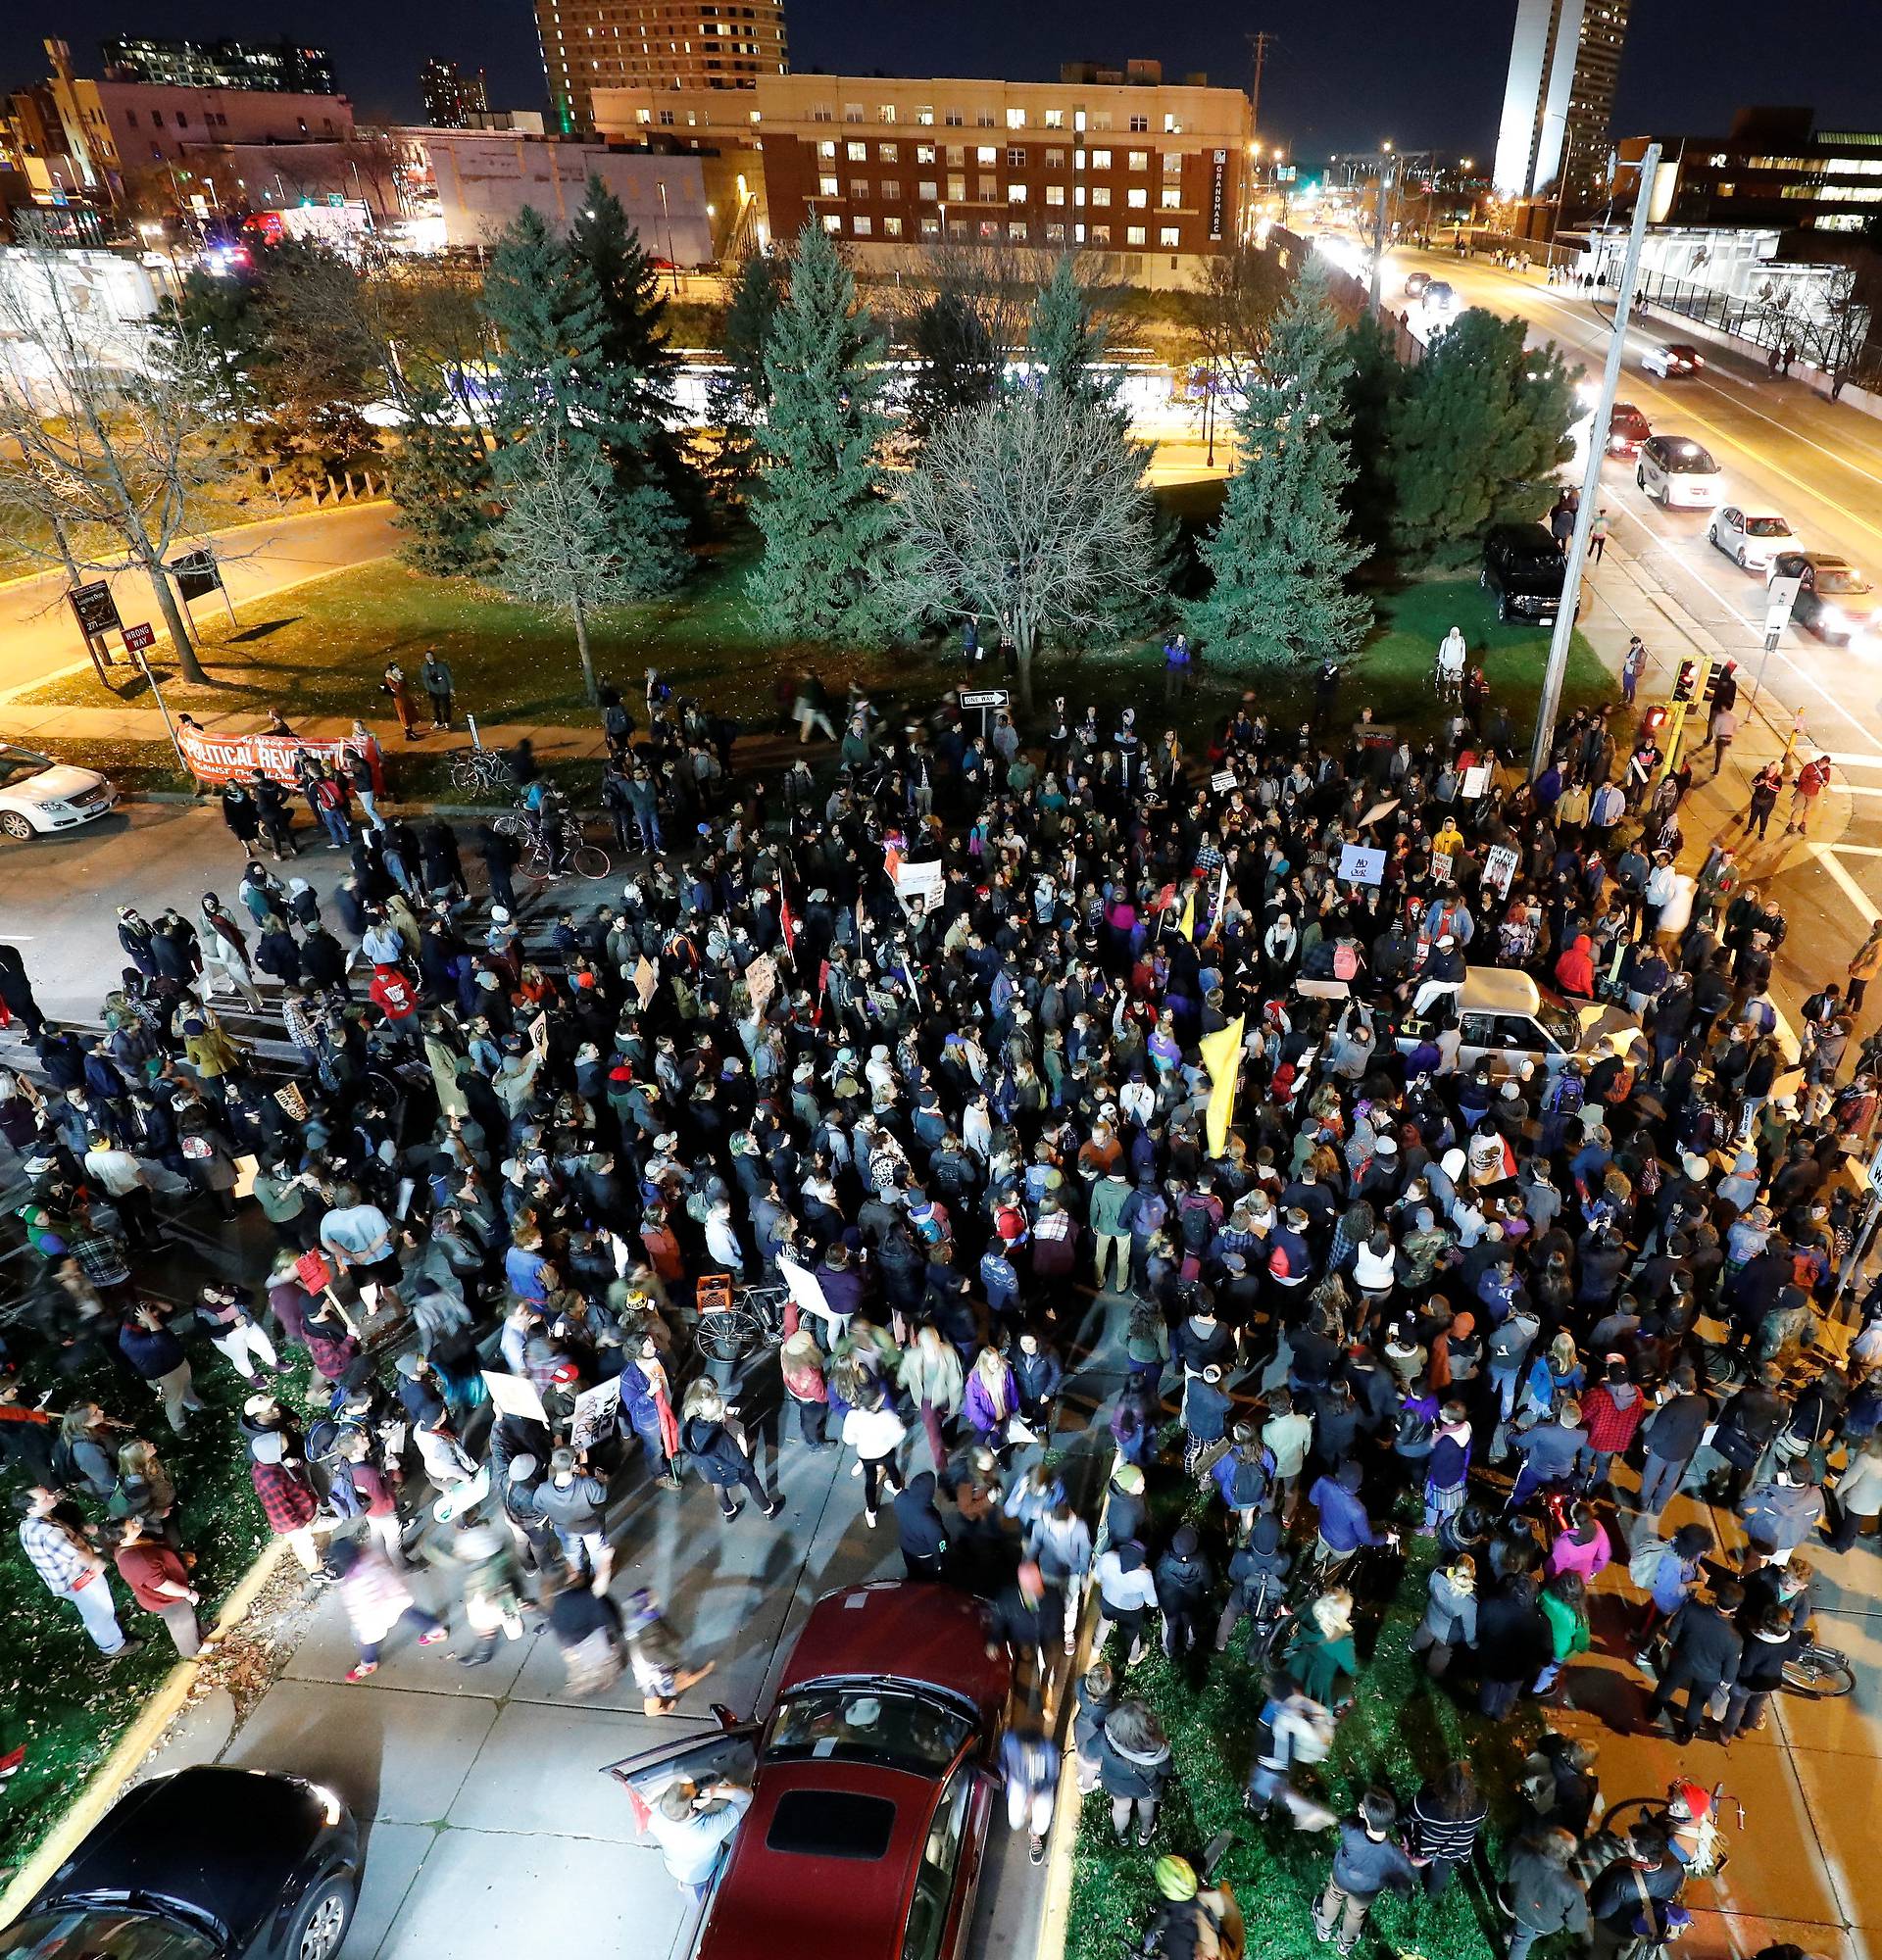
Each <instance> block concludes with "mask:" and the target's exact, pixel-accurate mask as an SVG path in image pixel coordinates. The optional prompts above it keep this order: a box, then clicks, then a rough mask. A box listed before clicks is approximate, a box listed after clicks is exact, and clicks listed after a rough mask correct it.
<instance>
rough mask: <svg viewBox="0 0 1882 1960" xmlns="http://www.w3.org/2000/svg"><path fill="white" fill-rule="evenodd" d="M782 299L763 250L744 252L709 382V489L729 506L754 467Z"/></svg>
mask: <svg viewBox="0 0 1882 1960" xmlns="http://www.w3.org/2000/svg"><path fill="white" fill-rule="evenodd" d="M783 298H784V281H783V279H782V277H781V276H780V274H779V271H778V262H777V260H776V258H775V257H774V256H773V255H772V254H771V253H769V252H751V253H748V254H747V255H746V257H745V259H744V260H743V262H742V263H741V264H740V266H739V269H738V273H737V276H736V277H735V278H734V279H733V281H732V300H731V305H730V306H729V307H728V308H727V309H726V312H725V333H724V344H723V350H722V351H723V353H724V356H725V367H724V368H723V370H722V371H721V372H720V373H719V374H718V375H717V376H716V377H715V378H714V381H713V395H712V404H713V418H714V420H715V421H716V422H717V423H718V443H717V445H716V446H715V448H714V450H713V454H712V460H711V463H710V464H709V466H708V468H709V472H710V474H711V477H712V481H713V485H714V487H715V488H716V489H717V490H718V494H719V495H720V496H721V497H723V498H725V499H726V500H727V501H729V502H737V501H741V500H742V499H743V497H744V494H745V492H746V490H747V489H748V488H749V486H750V484H751V480H752V477H753V475H754V473H755V472H756V471H757V469H758V444H757V440H756V437H757V433H758V428H759V425H760V424H761V423H762V422H763V421H764V419H765V417H766V416H767V415H768V414H769V412H770V406H771V384H770V382H769V381H768V380H767V379H766V376H765V350H766V348H767V347H768V345H769V344H770V338H771V330H772V328H773V326H774V325H775V324H776V322H777V310H778V307H779V305H780V304H781V303H782V301H783Z"/></svg>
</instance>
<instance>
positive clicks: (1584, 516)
mask: <svg viewBox="0 0 1882 1960" xmlns="http://www.w3.org/2000/svg"><path fill="white" fill-rule="evenodd" d="M1658 169H1659V144H1658V143H1649V144H1648V145H1647V154H1646V156H1645V157H1643V158H1642V159H1641V166H1640V186H1641V187H1640V194H1639V195H1638V196H1637V197H1636V198H1635V199H1634V222H1633V228H1632V229H1631V230H1630V231H1629V232H1628V234H1627V257H1626V259H1625V260H1624V261H1623V262H1622V265H1621V269H1620V286H1619V289H1618V290H1617V291H1616V293H1615V295H1614V337H1613V339H1612V340H1611V341H1610V342H1609V345H1608V365H1607V368H1606V369H1605V370H1604V371H1603V374H1602V377H1601V401H1600V403H1599V404H1598V405H1597V407H1596V409H1595V418H1594V420H1593V422H1592V423H1591V424H1590V425H1589V429H1588V461H1587V464H1586V466H1584V467H1583V469H1582V472H1581V508H1580V510H1578V511H1577V512H1576V513H1575V534H1574V537H1573V538H1572V539H1571V540H1570V542H1569V545H1568V563H1567V564H1566V565H1565V566H1564V567H1563V570H1562V580H1561V605H1560V608H1559V609H1558V611H1557V613H1556V630H1555V632H1554V633H1553V634H1552V635H1551V637H1550V641H1549V665H1548V667H1547V668H1546V669H1545V671H1544V673H1543V676H1542V700H1541V702H1540V703H1539V704H1538V706H1537V709H1536V739H1535V741H1534V743H1533V744H1532V745H1531V746H1530V750H1529V773H1530V775H1531V776H1532V777H1534V776H1539V775H1541V774H1542V772H1543V770H1544V769H1546V768H1547V767H1548V766H1549V758H1550V755H1551V753H1552V752H1553V750H1554V748H1555V742H1556V715H1557V713H1558V712H1559V711H1560V707H1561V679H1562V675H1563V674H1564V673H1566V672H1567V670H1568V644H1569V642H1570V640H1571V639H1573V637H1574V631H1575V613H1576V612H1577V611H1578V610H1579V608H1580V603H1581V573H1582V567H1583V566H1584V565H1585V564H1587V561H1588V533H1589V529H1590V527H1591V526H1592V525H1593V523H1594V521H1595V500H1596V499H1597V498H1598V497H1599V496H1600V494H1601V466H1602V463H1603V461H1604V460H1605V459H1606V457H1607V454H1608V430H1609V427H1610V423H1611V422H1612V420H1613V414H1614V395H1615V393H1616V391H1617V390H1618V389H1619V387H1620V364H1621V361H1622V359H1623V358H1624V356H1625V354H1626V349H1627V315H1628V313H1629V312H1630V311H1631V309H1632V307H1633V303H1634V281H1635V280H1636V279H1637V278H1638V277H1639V274H1640V247H1641V241H1642V240H1643V239H1644V238H1645V237H1646V235H1647V211H1648V207H1649V206H1650V205H1651V204H1652V203H1653V197H1652V194H1651V192H1650V190H1649V188H1648V186H1649V185H1651V184H1652V182H1653V180H1654V172H1656V171H1657V170H1658Z"/></svg>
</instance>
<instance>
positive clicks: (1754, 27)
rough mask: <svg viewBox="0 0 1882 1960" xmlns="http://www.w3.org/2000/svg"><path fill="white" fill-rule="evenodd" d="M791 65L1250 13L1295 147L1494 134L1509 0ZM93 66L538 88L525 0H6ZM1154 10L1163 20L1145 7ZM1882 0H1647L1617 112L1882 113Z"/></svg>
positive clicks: (1216, 1)
mask: <svg viewBox="0 0 1882 1960" xmlns="http://www.w3.org/2000/svg"><path fill="white" fill-rule="evenodd" d="M787 5H788V8H789V20H790V32H791V53H792V63H793V66H794V67H796V68H799V69H810V68H824V69H831V70H855V71H860V72H863V73H868V72H870V71H872V70H880V71H882V72H883V73H891V74H923V73H935V72H937V71H941V72H945V73H951V74H959V75H996V76H1011V77H1013V78H1015V79H1041V78H1052V77H1055V76H1056V75H1057V73H1058V67H1059V63H1060V62H1061V61H1064V60H1078V59H1095V60H1104V61H1113V62H1121V61H1122V60H1123V59H1124V58H1125V57H1126V56H1130V55H1142V56H1148V57H1151V58H1154V59H1157V60H1161V61H1162V62H1163V64H1164V73H1165V75H1166V76H1176V77H1180V76H1181V75H1182V74H1184V73H1187V72H1189V71H1192V70H1196V69H1202V70H1206V71H1207V72H1208V73H1209V76H1210V79H1211V80H1212V81H1216V82H1224V83H1226V82H1242V83H1244V84H1245V83H1246V81H1247V77H1248V56H1247V48H1246V45H1245V42H1244V40H1243V35H1244V33H1245V32H1246V31H1247V30H1248V29H1250V28H1253V27H1258V26H1265V27H1269V28H1272V29H1273V30H1274V31H1275V32H1276V33H1277V34H1278V35H1279V37H1280V39H1279V45H1278V46H1277V47H1275V48H1273V49H1272V50H1271V51H1270V53H1269V57H1268V66H1267V72H1266V76H1265V79H1264V81H1263V99H1262V123H1263V127H1264V128H1266V129H1267V130H1268V131H1269V132H1271V134H1272V135H1273V136H1274V137H1275V138H1276V139H1277V140H1284V141H1287V142H1290V143H1291V144H1292V145H1293V146H1294V148H1295V150H1296V152H1297V154H1298V155H1299V156H1300V158H1301V159H1302V160H1303V161H1311V160H1316V159H1318V158H1320V157H1323V156H1324V155H1325V154H1326V153H1327V152H1328V151H1332V150H1339V149H1359V148H1371V147H1373V146H1375V145H1376V144H1377V143H1378V142H1379V141H1381V140H1382V139H1390V140H1392V141H1394V142H1396V143H1398V144H1399V145H1400V146H1401V147H1408V146H1417V147H1422V146H1425V145H1432V146H1437V147H1441V148H1446V149H1450V150H1454V151H1459V152H1461V153H1463V154H1466V155H1467V154H1469V153H1471V152H1472V151H1476V150H1481V151H1483V152H1484V153H1485V154H1486V155H1487V154H1488V152H1489V150H1490V149H1491V147H1492V145H1493V143H1494V140H1495V135H1496V123H1497V116H1498V113H1499V110H1500V108H1501V105H1502V99H1503V78H1504V71H1505V67H1506V64H1507V62H1508V59H1509V51H1510V30H1511V23H1512V21H1513V19H1514V0H1425V4H1422V5H1419V4H1417V0H1342V4H1336V5H1324V4H1321V5H1301V4H1299V0H1296V4H1294V5H1290V6H1286V7H1282V6H1278V5H1275V6H1271V7H1270V8H1268V9H1267V10H1265V11H1263V9H1262V8H1261V7H1260V6H1247V5H1233V6H1231V5H1229V4H1227V0H1204V4H1202V5H1199V6H1192V7H1189V8H1179V9H1176V10H1174V11H1171V10H1169V9H1167V8H1162V7H1154V6H1153V7H1147V6H1145V5H1144V4H1143V0H1130V4H1126V0H1028V4H1024V5H1015V0H943V4H941V5H938V6H936V5H923V4H921V3H920V0H913V4H911V0H902V4H896V0H787ZM55 23H56V25H57V30H58V31H59V32H60V33H62V34H64V36H65V37H66V38H67V39H68V40H69V41H71V42H72V43H73V47H74V56H75V58H76V65H77V68H78V72H79V73H81V74H82V73H96V68H97V43H98V39H99V37H100V36H101V35H102V34H107V33H112V32H124V31H131V30H136V31H140V32H145V33H155V34H166V33H168V34H191V33H193V34H200V35H203V36H207V37H213V36H218V35H239V34H244V33H252V34H255V35H269V34H276V33H281V32H288V33H299V34H303V35H305V36H306V37H307V38H309V39H310V40H314V41H318V42H322V43H324V44H325V45H326V46H328V47H330V48H331V49H332V51H333V60H334V66H335V69H336V70H337V72H338V75H339V81H340V86H341V87H342V88H343V89H344V90H345V91H346V92H347V93H348V94H350V95H351V96H352V98H353V100H354V103H355V105H356V108H357V111H358V113H359V115H360V117H361V119H362V120H363V121H377V120H382V119H388V118H390V119H398V120H402V121H403V120H412V121H416V120H417V117H418V110H419V93H418V68H419V63H420V62H421V60H422V59H423V58H424V57H425V56H426V55H430V54H437V55H441V56H445V57H448V58H453V59H456V60H457V61H459V62H461V63H463V64H464V65H466V66H467V67H470V68H476V67H479V66H481V67H483V68H485V69H487V70H488V71H489V75H490V97H491V104H492V106H493V107H502V108H537V107H540V106H541V104H542V100H543V78H542V71H541V68H540V66H539V63H538V59H537V53H536V40H535V26H534V20H533V16H532V14H531V11H530V7H529V4H528V0H456V4H454V5H452V6H450V7H431V6H406V7H387V6H385V5H384V4H383V0H371V4H369V0H298V4H297V0H12V4H0V86H13V85H16V84H17V83H18V82H20V81H23V80H27V79H33V78H36V77H38V76H40V75H42V74H43V73H45V65H44V60H43V57H42V56H41V54H40V51H39V39H40V37H41V35H43V34H44V33H46V32H47V31H50V30H51V29H52V28H53V26H54V25H55ZM1153 23H1155V24H1156V25H1152V24H1153ZM1878 73H1882V0H1787V4H1786V5H1785V6H1783V7H1781V8H1773V7H1770V6H1766V5H1758V4H1752V5H1732V4H1729V0H1727V4H1719V0H1635V4H1634V16H1633V25H1632V27H1631V29H1630V31H1629V35H1628V41H1627V50H1626V55H1625V58H1624V60H1623V62H1622V64H1621V79H1620V100H1619V104H1618V106H1617V109H1616V114H1615V128H1616V133H1617V134H1629V133H1636V132H1644V131H1646V130H1648V129H1653V130H1657V131H1660V132H1669V133H1682V134H1687V133H1689V134H1694V135H1701V134H1710V133H1714V132H1717V131H1721V130H1723V129H1724V128H1725V127H1726V126H1727V125H1728V124H1729V122H1730V119H1731V114H1732V111H1733V109H1734V108H1736V107H1737V106H1738V105H1739V104H1741V103H1745V102H1749V101H1766V102H1769V101H1788V102H1795V103H1811V104H1813V105H1814V106H1815V108H1816V110H1817V115H1818V121H1819V125H1822V126H1832V127H1833V126H1836V125H1838V124H1841V125H1843V126H1846V127H1861V128H1875V127H1877V126H1878V125H1882V90H1879V89H1878V86H1877V80H1876V77H1877V75H1878Z"/></svg>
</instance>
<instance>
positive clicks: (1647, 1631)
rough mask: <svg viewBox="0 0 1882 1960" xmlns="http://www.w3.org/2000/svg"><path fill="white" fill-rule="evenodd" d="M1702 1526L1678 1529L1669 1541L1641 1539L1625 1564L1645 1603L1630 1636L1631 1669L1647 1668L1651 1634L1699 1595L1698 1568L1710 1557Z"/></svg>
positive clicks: (1709, 1544) (1708, 1540)
mask: <svg viewBox="0 0 1882 1960" xmlns="http://www.w3.org/2000/svg"><path fill="white" fill-rule="evenodd" d="M1712 1549H1713V1540H1712V1535H1711V1533H1710V1532H1709V1531H1708V1530H1707V1529H1706V1527H1705V1526H1704V1525H1699V1524H1691V1525H1681V1526H1680V1528H1679V1529H1678V1530H1677V1531H1676V1532H1675V1533H1674V1534H1673V1535H1672V1537H1671V1538H1670V1539H1659V1538H1650V1539H1643V1540H1642V1541H1641V1542H1640V1543H1639V1544H1636V1545H1635V1547H1634V1550H1633V1555H1632V1556H1631V1557H1630V1558H1629V1559H1628V1561H1627V1577H1628V1578H1629V1579H1630V1580H1632V1581H1633V1583H1634V1584H1635V1585H1636V1586H1638V1587H1641V1588H1642V1589H1644V1590H1645V1592H1646V1593H1647V1602H1646V1604H1645V1606H1644V1607H1643V1608H1642V1611H1641V1616H1640V1625H1639V1627H1638V1629H1637V1631H1636V1632H1635V1635H1634V1665H1635V1666H1636V1667H1648V1666H1651V1665H1652V1658H1651V1655H1650V1654H1649V1652H1648V1649H1649V1647H1650V1646H1651V1644H1652V1642H1653V1638H1654V1634H1655V1630H1656V1629H1657V1628H1659V1626H1660V1625H1661V1624H1662V1623H1663V1622H1665V1621H1667V1620H1670V1619H1671V1618H1672V1617H1673V1615H1674V1614H1675V1613H1677V1612H1678V1611H1679V1609H1680V1608H1681V1607H1682V1606H1683V1605H1685V1603H1686V1601H1687V1600H1688V1599H1690V1598H1691V1597H1692V1596H1693V1594H1694V1593H1697V1592H1698V1591H1699V1586H1700V1576H1701V1568H1702V1566H1703V1565H1704V1564H1705V1561H1706V1560H1707V1559H1708V1558H1709V1557H1710V1556H1711V1554H1712Z"/></svg>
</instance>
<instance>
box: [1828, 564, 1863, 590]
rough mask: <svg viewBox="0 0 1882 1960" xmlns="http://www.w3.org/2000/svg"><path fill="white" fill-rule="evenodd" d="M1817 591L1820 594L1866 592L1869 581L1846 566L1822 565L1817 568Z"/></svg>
mask: <svg viewBox="0 0 1882 1960" xmlns="http://www.w3.org/2000/svg"><path fill="white" fill-rule="evenodd" d="M1816 589H1817V590H1818V591H1819V592H1866V591H1867V590H1868V589H1869V581H1868V580H1867V579H1866V578H1864V577H1863V576H1862V574H1861V573H1860V572H1859V571H1852V570H1851V569H1850V567H1849V566H1848V565H1846V564H1840V565H1827V564H1820V565H1818V566H1817V568H1816Z"/></svg>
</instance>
